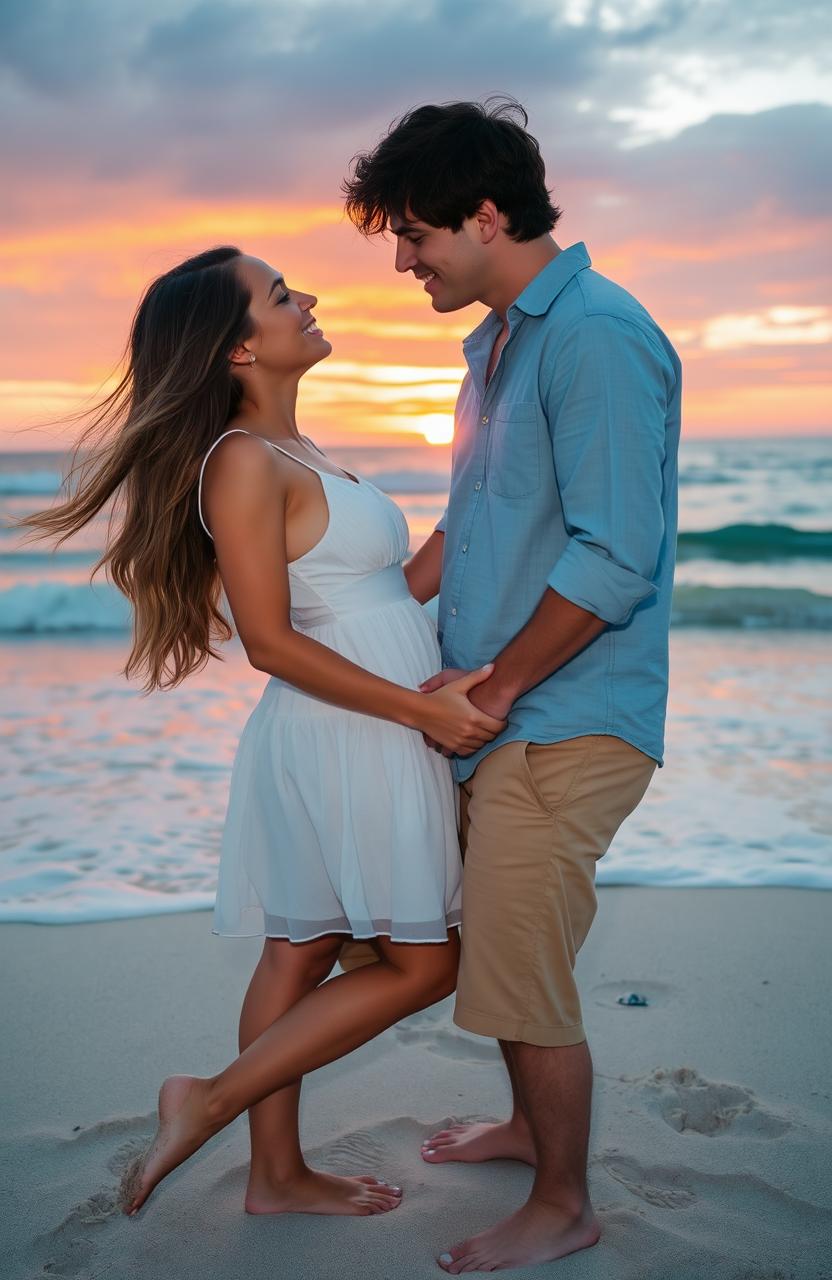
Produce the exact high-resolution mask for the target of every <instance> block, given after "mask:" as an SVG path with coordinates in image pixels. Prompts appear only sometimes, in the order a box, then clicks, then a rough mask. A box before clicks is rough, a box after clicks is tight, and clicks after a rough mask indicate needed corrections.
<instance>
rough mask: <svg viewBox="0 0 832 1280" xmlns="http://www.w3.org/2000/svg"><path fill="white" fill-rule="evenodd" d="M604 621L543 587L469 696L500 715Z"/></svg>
mask: <svg viewBox="0 0 832 1280" xmlns="http://www.w3.org/2000/svg"><path fill="white" fill-rule="evenodd" d="M606 626H607V624H606V622H604V620H603V618H599V617H598V616H597V615H596V614H594V613H590V612H589V610H588V609H582V608H581V607H580V605H577V604H573V603H572V601H571V600H567V599H566V598H565V597H564V596H560V595H558V593H557V592H556V591H553V590H552V589H551V587H547V588H546V590H545V592H544V593H543V597H542V599H541V601H540V604H539V605H538V606H537V608H536V609H535V611H534V613H533V614H532V616H531V618H530V619H529V621H528V622H527V623H526V625H525V626H524V627H523V629H522V630H521V631H518V633H517V635H516V636H515V637H514V639H513V640H511V641H510V642H509V643H508V644H507V645H506V647H505V649H503V650H502V652H501V653H499V654H498V655H497V657H496V658H494V659H493V661H494V672H493V675H492V676H491V677H490V679H488V680H486V681H484V682H483V684H480V685H477V687H476V688H475V689H472V690H471V692H470V694H469V695H468V696H469V698H470V699H471V701H472V702H473V703H474V705H475V706H478V707H479V708H480V710H482V711H487V712H488V713H489V715H493V716H497V715H498V714H499V716H500V718H501V719H505V717H506V715H507V714H508V711H509V708H510V707H511V706H512V704H513V703H514V702H516V701H517V699H518V698H519V697H520V695H521V694H523V693H525V692H526V690H527V689H531V688H532V687H533V686H534V685H536V684H539V683H540V681H541V680H545V679H546V677H547V676H550V675H551V674H552V672H554V671H557V670H558V668H560V667H562V666H563V665H564V663H565V662H568V661H569V659H570V658H574V656H575V654H576V653H580V651H581V649H585V648H586V646H587V645H588V644H590V643H591V641H593V640H594V639H595V638H596V636H599V635H600V634H601V632H602V631H604V630H605V628H606ZM494 708H498V709H499V712H498V711H497V710H495V709H494Z"/></svg>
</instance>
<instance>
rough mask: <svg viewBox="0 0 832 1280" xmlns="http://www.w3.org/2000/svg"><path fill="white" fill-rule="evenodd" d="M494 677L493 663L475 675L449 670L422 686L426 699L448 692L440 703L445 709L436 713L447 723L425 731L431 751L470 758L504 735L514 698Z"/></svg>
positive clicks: (447, 668) (426, 681)
mask: <svg viewBox="0 0 832 1280" xmlns="http://www.w3.org/2000/svg"><path fill="white" fill-rule="evenodd" d="M493 673H494V663H493V662H489V663H487V664H486V665H485V666H484V667H479V668H477V669H476V670H474V671H464V670H461V669H460V668H459V667H446V668H445V670H444V671H439V672H437V673H436V675H433V676H431V677H430V679H428V680H425V681H423V682H422V684H420V685H419V692H420V693H424V694H427V695H435V694H437V693H439V691H440V690H444V691H446V692H444V693H441V694H440V697H439V699H437V702H439V701H441V702H442V703H443V704H444V705H443V706H442V707H441V708H440V707H439V706H437V708H436V710H437V711H438V712H440V719H441V720H444V721H447V722H448V723H447V725H446V724H444V723H443V724H441V726H440V727H439V728H438V729H434V730H433V732H432V733H429V732H427V731H423V733H422V737H423V738H424V740H425V742H426V744H427V745H428V746H429V747H431V748H432V749H433V750H434V751H441V752H442V754H443V755H445V756H452V755H459V756H467V755H471V754H472V753H473V752H474V751H477V750H479V748H480V747H482V746H485V744H486V743H487V742H490V741H491V740H492V739H493V738H496V736H497V734H498V733H502V731H503V729H505V727H506V723H507V720H506V718H507V716H508V712H509V709H510V707H511V704H512V702H513V698H511V697H509V696H508V695H507V694H506V693H504V692H503V693H501V692H500V691H499V689H498V688H497V684H496V681H492V676H493ZM465 703H467V704H468V709H466V707H465ZM466 710H468V714H466ZM443 712H444V715H443V714H442V713H443ZM460 714H461V715H462V719H461V720H460ZM451 721H453V722H454V723H453V724H451V723H450V722H451ZM446 729H447V730H448V731H450V732H447V731H445V730H446ZM434 734H436V736H434ZM440 739H441V740H440Z"/></svg>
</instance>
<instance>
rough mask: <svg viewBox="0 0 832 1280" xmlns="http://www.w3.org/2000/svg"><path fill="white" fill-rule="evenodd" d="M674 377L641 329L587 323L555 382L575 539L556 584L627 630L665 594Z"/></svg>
mask: <svg viewBox="0 0 832 1280" xmlns="http://www.w3.org/2000/svg"><path fill="white" fill-rule="evenodd" d="M674 378H675V374H674V371H673V368H672V366H671V364H670V361H669V360H668V358H667V357H666V356H665V354H664V352H663V351H662V350H661V349H660V348H659V347H657V346H656V345H655V344H654V342H653V341H651V339H650V338H649V337H648V336H647V335H646V334H645V333H644V332H642V330H641V329H640V328H639V327H638V325H636V324H634V323H632V322H630V321H628V320H623V319H619V318H618V317H616V316H608V315H588V316H584V317H583V318H582V319H581V320H580V321H579V322H578V323H576V324H575V325H573V327H572V328H571V330H570V331H569V332H568V333H567V334H566V335H565V337H564V339H563V341H562V343H561V344H560V345H559V348H558V351H557V356H556V359H555V361H554V365H553V368H552V371H551V375H550V376H549V378H548V381H549V385H548V388H547V389H546V390H547V396H548V418H549V430H550V433H551V442H552V455H553V459H554V465H555V475H556V479H557V484H558V488H559V491H560V499H561V504H562V507H563V515H564V523H565V526H566V531H567V534H568V535H569V540H568V542H567V544H566V546H565V548H564V550H563V552H562V553H561V555H560V556H559V557H558V559H557V561H556V563H555V564H554V565H553V566H552V569H551V572H550V573H549V576H548V579H547V582H548V585H549V586H550V587H551V588H552V589H553V590H554V591H556V592H558V594H559V595H562V596H565V597H566V599H568V600H571V601H572V602H573V603H574V604H577V605H580V606H581V608H584V609H587V610H589V612H590V613H594V614H596V616H597V617H599V618H602V619H603V620H604V621H605V622H608V623H611V624H613V625H620V624H622V623H625V622H627V620H628V619H629V617H630V615H631V613H632V611H633V609H634V608H635V607H636V606H637V605H638V604H640V603H641V601H643V600H645V599H647V598H648V597H649V596H651V595H653V594H654V593H655V591H656V586H655V584H654V578H655V575H656V569H657V565H658V560H659V555H660V552H661V547H662V542H663V538H664V515H663V511H662V467H663V463H664V457H665V447H666V442H665V422H666V416H667V403H668V396H669V391H670V386H671V384H672V380H673V379H674Z"/></svg>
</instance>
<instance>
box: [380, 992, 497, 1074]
mask: <svg viewBox="0 0 832 1280" xmlns="http://www.w3.org/2000/svg"><path fill="white" fill-rule="evenodd" d="M393 1034H394V1035H395V1037H396V1039H397V1040H398V1041H399V1043H400V1044H408V1045H411V1044H417V1045H419V1046H420V1047H421V1048H423V1049H427V1050H428V1052H429V1053H438V1054H439V1055H440V1057H443V1058H454V1059H455V1060H456V1061H457V1062H468V1063H470V1064H471V1065H476V1064H477V1063H479V1062H497V1061H498V1060H499V1058H500V1048H499V1045H498V1044H497V1043H496V1041H494V1040H487V1039H485V1038H484V1037H481V1036H472V1035H468V1033H467V1032H465V1031H461V1030H460V1031H458V1030H456V1028H454V1026H453V1023H452V1022H451V1014H450V1009H449V1008H447V1007H446V1008H444V1009H443V1008H442V1006H441V1005H439V1006H434V1008H432V1009H424V1010H422V1012H421V1013H414V1014H413V1015H412V1016H411V1017H409V1018H405V1019H404V1020H403V1021H402V1022H399V1023H397V1024H396V1026H395V1027H394V1028H393Z"/></svg>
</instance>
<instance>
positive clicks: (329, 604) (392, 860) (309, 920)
mask: <svg viewBox="0 0 832 1280" xmlns="http://www.w3.org/2000/svg"><path fill="white" fill-rule="evenodd" d="M234 430H240V428H235V429H234ZM231 434H233V431H228V432H225V433H224V435H223V436H220V437H219V439H217V440H215V441H214V444H213V445H212V446H211V449H209V450H208V453H207V454H206V455H205V458H204V459H203V463H202V469H201V470H200V476H199V489H198V496H197V501H198V506H199V518H200V520H201V521H202V526H203V528H204V529H205V532H206V533H208V536H209V537H210V536H211V534H210V531H209V530H208V528H207V527H206V525H205V521H204V520H203V518H202V502H201V499H202V474H203V471H204V468H205V463H206V462H207V460H208V457H209V456H210V453H211V450H212V449H214V448H215V447H216V445H217V444H219V441H220V440H221V439H223V438H224V436H225V435H231ZM243 434H244V435H245V434H252V433H250V432H243ZM260 438H261V439H263V438H264V437H260ZM266 443H267V444H271V445H272V448H274V449H277V450H278V452H280V453H284V454H286V456H287V457H289V458H292V460H293V461H294V462H297V463H300V464H301V465H302V466H305V467H308V468H309V470H310V471H315V472H316V473H317V474H318V475H319V476H320V479H321V485H322V487H323V491H324V497H325V499H326V502H327V505H328V507H329V524H328V526H327V529H326V532H325V533H324V535H323V537H322V538H321V539H320V541H319V542H318V543H317V544H316V545H315V546H314V547H313V548H312V549H311V550H310V551H307V552H306V553H305V554H304V555H302V556H300V557H299V559H297V560H295V561H293V562H292V563H290V564H289V582H290V593H291V620H292V625H293V627H294V628H295V629H296V630H297V631H300V632H302V633H304V634H306V635H309V636H311V637H313V638H314V639H315V640H317V641H319V642H320V643H321V644H324V645H326V646H327V647H328V648H330V649H334V650H335V651H336V652H337V653H340V654H342V655H343V656H344V657H345V658H348V659H350V661H352V662H355V663H356V664H357V665H359V666H361V667H364V668H365V669H366V670H368V671H371V672H373V674H375V675H378V676H383V677H384V678H385V679H387V680H391V681H394V682H395V683H397V684H400V685H405V686H406V687H408V688H411V689H415V688H417V687H418V685H419V684H420V682H421V681H423V680H426V679H427V678H428V676H430V675H433V674H434V673H435V672H437V671H439V670H440V669H441V665H442V661H441V656H440V651H439V644H438V642H437V637H436V628H435V625H434V623H433V621H432V620H431V618H430V617H429V616H428V615H427V614H426V613H425V611H424V609H423V608H422V606H421V605H420V604H419V603H418V601H417V600H415V599H414V597H413V596H412V595H411V594H410V591H409V589H408V586H407V581H406V579H405V576H404V572H403V570H402V562H403V560H404V557H405V555H406V553H407V548H408V527H407V521H406V520H405V517H404V515H403V513H402V512H401V510H400V509H399V507H397V505H396V504H395V502H393V501H392V499H391V498H389V497H388V496H387V495H386V494H384V493H382V492H381V490H380V489H377V488H376V487H375V485H373V484H371V483H370V482H369V481H367V480H364V479H362V478H361V477H358V483H356V482H355V481H354V480H351V479H349V478H348V477H347V476H338V475H332V474H330V473H328V472H325V471H320V470H318V468H317V467H313V466H312V465H311V463H307V462H303V461H302V460H301V459H300V458H297V457H295V455H294V454H291V453H289V452H288V450H286V449H281V448H280V446H279V445H276V444H273V443H272V441H270V440H269V441H266ZM457 816H458V792H457V787H456V784H455V783H454V781H453V778H452V775H451V769H450V763H449V761H448V760H447V758H446V757H444V756H443V755H441V754H439V753H437V752H435V751H432V750H431V749H430V748H429V747H428V746H427V745H426V744H425V742H424V740H423V738H422V735H421V733H419V732H418V731H416V730H413V729H407V728H405V727H403V726H402V725H399V724H395V723H393V722H392V721H388V720H382V719H379V718H378V717H376V716H370V715H363V714H361V713H359V712H356V711H347V710H345V709H344V708H342V707H338V706H336V705H334V704H333V703H329V702H325V701H323V700H322V699H320V698H316V697H313V696H312V695H311V694H308V693H304V692H303V691H302V690H300V689H298V688H296V687H295V686H294V685H292V684H289V683H288V682H287V681H285V680H282V679H279V678H278V677H276V676H270V677H269V679H268V681H267V683H266V687H265V688H264V690H263V693H262V696H261V698H260V701H259V702H258V703H257V705H256V707H255V708H254V710H253V711H252V713H251V715H250V716H249V719H248V721H247V722H246V725H245V727H244V729H243V732H242V735H241V738H240V742H239V745H238V747H237V753H236V757H235V760H234V767H233V770H232V775H231V786H230V793H229V800H228V809H227V814H226V819H225V825H224V829H223V835H222V849H221V855H220V865H219V877H218V885H217V897H216V905H215V909H214V926H213V931H214V933H217V934H223V935H228V936H234V937H251V936H255V935H265V936H267V937H273V938H290V939H291V940H292V941H294V942H305V941H308V940H309V939H311V938H317V937H320V936H321V935H322V934H325V933H344V934H350V935H351V936H352V937H354V938H369V937H375V936H377V935H379V934H384V935H386V936H388V937H389V938H390V939H391V940H392V941H394V942H445V941H446V940H447V930H448V929H449V928H452V927H454V926H456V925H458V924H459V923H460V919H461V880H462V864H461V857H460V852H459V840H458V835H457Z"/></svg>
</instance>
